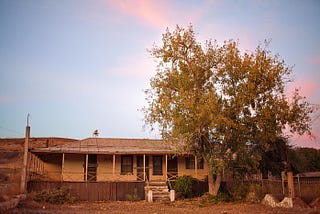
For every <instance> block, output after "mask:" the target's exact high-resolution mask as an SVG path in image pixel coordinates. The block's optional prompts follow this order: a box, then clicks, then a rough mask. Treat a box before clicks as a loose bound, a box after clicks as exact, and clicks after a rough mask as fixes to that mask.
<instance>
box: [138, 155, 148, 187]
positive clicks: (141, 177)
mask: <svg viewBox="0 0 320 214" xmlns="http://www.w3.org/2000/svg"><path fill="white" fill-rule="evenodd" d="M145 161H146V163H145V167H146V169H145V172H146V178H145V179H146V180H149V156H145ZM137 179H138V181H144V180H145V179H144V173H143V155H138V156H137Z"/></svg>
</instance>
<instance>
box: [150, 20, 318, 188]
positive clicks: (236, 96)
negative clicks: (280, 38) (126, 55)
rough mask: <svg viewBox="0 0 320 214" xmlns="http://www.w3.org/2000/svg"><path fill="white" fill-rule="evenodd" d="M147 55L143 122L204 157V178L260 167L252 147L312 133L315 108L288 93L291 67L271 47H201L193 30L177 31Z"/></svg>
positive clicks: (209, 44) (166, 35)
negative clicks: (151, 72)
mask: <svg viewBox="0 0 320 214" xmlns="http://www.w3.org/2000/svg"><path fill="white" fill-rule="evenodd" d="M150 54H151V55H152V56H153V57H155V58H156V59H157V60H158V66H157V73H156V75H155V76H154V77H153V78H152V79H151V80H150V89H147V90H146V94H147V101H148V106H147V107H145V108H144V113H145V121H146V124H147V125H151V126H153V125H155V124H157V125H158V127H159V129H160V133H161V135H162V137H163V138H164V139H165V140H167V141H168V142H170V143H173V144H175V145H176V146H177V147H179V148H182V149H183V150H184V151H191V152H193V153H194V154H196V155H197V156H199V157H203V158H204V159H205V160H206V161H207V163H208V164H209V166H210V169H211V173H209V176H210V175H211V174H216V175H217V176H216V177H217V178H219V173H220V171H221V169H222V168H227V167H228V166H229V165H230V163H232V164H234V162H237V163H238V164H248V163H251V165H252V166H254V165H257V162H258V161H259V159H260V156H259V153H258V152H256V151H259V150H258V149H256V148H260V150H261V148H262V150H265V149H267V147H268V142H269V141H274V140H275V139H276V138H277V137H280V136H283V135H284V134H283V131H284V129H286V128H288V127H289V130H290V132H293V133H298V134H303V133H307V134H310V126H311V118H310V113H312V111H313V109H312V107H311V106H310V104H309V103H308V102H307V101H306V99H305V97H302V96H301V95H300V94H299V91H298V90H295V91H294V92H293V94H292V96H289V95H288V94H286V93H285V86H286V84H287V83H288V82H290V81H291V79H290V74H291V71H292V69H291V67H288V66H287V65H286V64H285V62H284V61H283V60H282V59H280V56H279V55H273V54H272V53H271V51H270V50H268V43H265V44H264V45H258V46H257V47H256V49H255V50H254V51H252V52H244V53H243V52H241V51H240V48H239V43H238V42H236V41H233V40H229V41H225V42H224V43H223V44H222V45H219V44H218V43H217V42H216V41H213V40H208V41H206V42H205V44H201V43H200V42H198V41H197V39H196V36H195V33H194V31H193V27H192V25H190V26H188V27H187V28H186V29H184V28H182V27H179V26H177V27H176V29H175V30H174V31H173V32H170V31H169V29H167V31H166V32H165V33H164V34H163V36H162V45H161V46H156V45H155V46H154V47H153V48H152V49H151V50H150ZM209 183H210V179H209ZM212 191H214V190H212ZM215 191H217V189H215ZM209 192H210V185H209Z"/></svg>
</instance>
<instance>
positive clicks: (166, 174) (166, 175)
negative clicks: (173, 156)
mask: <svg viewBox="0 0 320 214" xmlns="http://www.w3.org/2000/svg"><path fill="white" fill-rule="evenodd" d="M165 162H166V171H165V172H164V176H165V178H166V181H167V180H168V155H167V154H166V157H165Z"/></svg>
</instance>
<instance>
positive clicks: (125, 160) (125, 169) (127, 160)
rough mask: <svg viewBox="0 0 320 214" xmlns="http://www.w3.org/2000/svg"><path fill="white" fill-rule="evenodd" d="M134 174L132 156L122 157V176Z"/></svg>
mask: <svg viewBox="0 0 320 214" xmlns="http://www.w3.org/2000/svg"><path fill="white" fill-rule="evenodd" d="M132 173H133V158H132V156H130V155H125V156H121V175H127V174H132Z"/></svg>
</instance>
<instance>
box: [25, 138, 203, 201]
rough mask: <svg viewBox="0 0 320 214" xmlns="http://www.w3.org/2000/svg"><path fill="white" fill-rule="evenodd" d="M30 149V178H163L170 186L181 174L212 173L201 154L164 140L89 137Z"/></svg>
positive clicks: (115, 180) (198, 175)
mask: <svg viewBox="0 0 320 214" xmlns="http://www.w3.org/2000/svg"><path fill="white" fill-rule="evenodd" d="M30 153H31V154H30V158H29V179H30V181H38V182H41V181H42V182H44V181H47V182H60V183H69V184H70V183H72V182H76V183H78V184H79V183H95V184H96V185H97V184H99V183H100V184H102V183H109V184H112V183H119V182H121V183H123V184H126V185H129V184H130V183H131V184H132V183H140V185H142V186H145V185H148V184H150V183H152V182H159V181H160V182H164V183H165V184H168V185H169V186H170V185H171V182H172V181H174V180H175V179H176V178H177V177H178V176H182V175H190V176H192V177H194V178H197V179H200V180H201V179H204V178H205V177H206V176H207V174H208V166H207V164H206V163H205V162H204V161H203V160H202V159H201V158H197V157H195V156H193V155H191V154H188V153H185V154H181V153H180V154H178V153H177V151H176V149H175V148H174V147H173V146H170V145H167V144H165V143H164V142H163V141H162V140H150V139H119V138H87V139H84V140H80V141H74V142H71V143H67V144H65V145H58V146H53V147H46V148H32V149H30ZM142 192H143V191H142ZM122 197H123V196H122Z"/></svg>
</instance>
